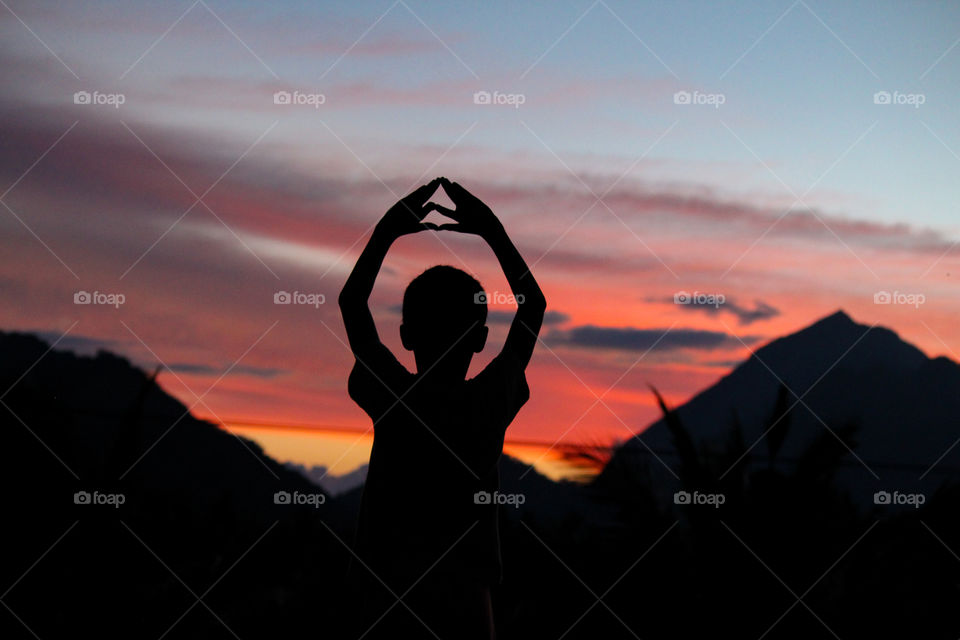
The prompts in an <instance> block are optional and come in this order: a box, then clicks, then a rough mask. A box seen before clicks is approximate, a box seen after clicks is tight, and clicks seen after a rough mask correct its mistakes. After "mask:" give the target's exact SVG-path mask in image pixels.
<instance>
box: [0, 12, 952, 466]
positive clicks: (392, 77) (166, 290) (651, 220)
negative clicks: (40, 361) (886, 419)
mask: <svg viewBox="0 0 960 640" xmlns="http://www.w3.org/2000/svg"><path fill="white" fill-rule="evenodd" d="M2 5H3V6H2V7H0V34H2V40H0V58H2V59H0V77H2V79H3V88H4V91H3V92H2V93H0V113H2V116H0V130H2V135H0V201H2V204H3V205H4V206H3V207H0V251H2V254H3V259H2V271H0V295H2V300H3V306H2V311H0V329H3V330H26V331H35V332H38V333H40V334H41V335H43V336H44V337H46V338H48V339H49V340H51V341H56V340H59V342H58V348H70V349H74V350H77V351H79V352H82V353H92V352H93V351H95V350H96V349H98V348H106V349H109V350H111V351H114V352H116V353H120V354H123V355H126V356H127V357H129V358H130V359H131V360H132V361H133V362H135V363H137V364H138V365H141V366H143V367H149V368H152V367H154V366H156V365H157V364H162V365H164V366H165V367H166V368H167V370H166V371H164V372H163V373H161V374H160V378H159V379H160V382H161V384H162V385H163V386H164V387H165V388H166V389H167V390H168V391H169V392H171V393H172V394H174V395H176V396H177V397H178V398H180V399H181V400H182V401H183V402H184V403H185V404H186V405H187V406H189V407H192V410H193V412H194V413H195V414H196V415H198V416H201V417H206V418H210V419H211V420H214V421H219V422H224V423H227V424H232V425H235V426H236V429H237V432H239V433H244V434H245V435H248V436H250V437H252V438H254V439H256V440H258V441H259V442H261V443H262V444H263V445H264V446H265V447H266V448H267V451H268V453H272V454H274V455H276V456H278V457H280V458H281V459H289V460H295V461H297V462H302V463H305V464H313V463H316V464H325V465H332V464H334V463H336V465H335V466H336V469H337V472H338V473H340V472H346V471H349V470H350V468H352V467H355V466H356V465H358V464H362V462H363V461H364V458H365V456H366V455H367V452H368V451H369V435H365V436H362V437H358V436H357V435H355V434H363V432H365V431H366V430H367V429H368V427H369V421H368V419H367V418H366V416H365V415H364V414H363V413H362V412H361V411H360V409H358V408H357V407H356V406H354V405H353V403H352V402H351V401H350V399H349V398H348V397H347V394H346V377H347V374H348V373H349V370H350V368H351V366H352V363H353V361H352V356H351V355H350V353H349V351H348V349H347V348H346V345H345V334H344V331H343V326H342V322H341V319H340V314H339V310H338V308H337V305H336V297H337V294H338V292H339V290H340V288H341V286H342V285H343V282H344V279H345V278H346V275H347V273H348V272H349V270H350V268H351V267H352V266H353V263H354V261H355V260H356V257H357V256H358V254H359V252H360V250H361V248H362V246H363V243H364V242H365V240H366V238H367V237H368V236H369V231H370V229H371V227H372V226H373V225H374V224H375V223H376V222H377V220H378V219H379V216H381V215H382V214H383V212H385V211H386V210H387V208H388V207H390V205H392V204H393V203H394V202H395V201H396V200H397V199H398V198H399V197H400V196H402V195H404V194H406V193H408V192H409V191H410V190H411V189H412V188H413V187H415V186H417V185H419V184H422V183H423V182H426V181H428V180H429V179H431V178H433V177H435V176H439V175H445V176H447V177H450V178H451V179H454V180H457V181H459V182H461V183H462V184H463V185H464V186H466V187H467V188H469V189H471V190H472V191H473V192H474V193H475V194H476V195H478V196H479V197H481V198H482V199H484V200H485V201H486V202H487V203H488V204H489V205H490V206H491V207H492V208H493V210H494V211H495V212H496V213H497V214H498V215H499V216H500V218H501V220H502V221H503V223H504V225H505V227H506V229H507V231H508V232H509V233H510V235H511V236H512V237H513V239H514V241H515V242H516V244H517V246H518V247H519V249H520V251H521V253H522V254H523V255H524V257H525V258H526V259H527V261H528V263H529V264H530V265H531V269H532V271H533V272H534V274H535V275H536V277H537V279H538V281H539V282H540V283H541V286H542V288H543V290H544V293H545V295H546V297H547V300H548V305H549V315H548V318H547V321H548V323H547V325H546V326H545V327H544V331H543V333H542V336H543V338H544V340H543V344H541V345H540V346H539V347H538V349H537V351H536V353H535V354H534V358H533V361H532V362H531V365H530V367H529V369H528V380H529V383H530V387H531V399H530V401H529V403H528V404H527V405H526V407H525V408H524V409H523V410H522V411H521V413H520V414H519V416H518V418H517V419H516V421H515V422H514V424H513V425H512V426H511V428H510V431H509V432H508V439H510V440H512V441H514V442H515V443H524V444H525V447H524V448H522V452H521V448H520V447H519V444H515V447H516V448H515V451H516V452H518V453H523V455H525V456H526V457H527V459H530V460H536V459H537V458H539V456H541V455H544V456H546V457H545V458H544V459H545V460H546V459H549V458H550V454H547V453H546V450H547V449H548V448H549V447H550V446H551V445H552V444H554V443H556V442H562V443H568V444H569V443H578V442H579V443H588V444H608V443H612V442H614V441H616V440H618V439H619V440H622V439H624V438H627V437H629V436H630V435H631V434H632V433H633V432H636V431H638V430H640V429H642V428H643V427H645V426H646V425H648V424H649V423H650V422H651V421H652V420H653V419H655V418H656V416H657V409H656V407H655V404H654V402H653V398H652V396H651V393H650V391H649V388H648V386H647V385H648V384H652V385H654V386H656V387H657V388H658V389H659V390H660V391H661V392H662V393H663V394H664V395H665V397H666V398H667V399H668V401H669V402H671V403H681V402H683V401H685V400H686V399H688V398H690V397H691V396H692V395H694V394H695V393H696V392H698V391H699V390H701V389H703V388H704V387H706V386H708V385H710V384H712V383H713V382H715V381H716V380H717V379H718V378H720V377H722V376H723V375H725V374H726V373H727V372H729V370H730V369H731V368H732V367H733V366H735V365H736V363H738V362H740V361H742V360H743V359H745V358H746V357H747V356H748V355H749V353H750V348H756V347H759V346H761V345H762V344H764V343H765V342H767V341H769V340H770V339H773V338H775V337H777V336H780V335H784V334H786V333H790V332H793V331H796V330H798V329H800V328H802V327H804V326H806V325H808V324H810V323H811V322H814V321H815V320H817V319H819V318H821V317H823V316H826V315H829V314H830V313H832V312H834V311H835V310H837V309H840V308H842V309H844V310H845V311H847V312H848V313H849V314H850V315H851V316H852V317H853V318H854V319H855V320H857V321H858V322H860V323H863V324H866V325H871V324H874V323H879V324H882V325H885V326H888V327H891V328H893V329H894V330H896V331H897V332H898V333H900V335H901V336H902V337H903V338H904V339H906V340H908V341H910V342H912V343H914V344H916V345H917V346H918V347H920V348H921V349H923V350H924V351H925V352H926V353H927V354H928V355H946V356H948V357H950V358H952V359H960V358H958V356H957V353H960V324H958V323H957V322H956V318H957V316H958V312H960V296H958V295H957V293H958V291H957V288H958V285H957V280H958V278H960V249H958V248H957V247H956V246H955V244H956V242H957V241H958V240H960V215H958V202H960V198H958V195H960V194H958V191H960V179H958V176H960V122H958V120H957V118H956V104H957V99H958V96H957V87H960V6H957V5H951V4H949V3H897V4H884V5H882V6H878V5H876V4H875V3H859V2H848V3H847V2H845V3H825V2H814V1H810V2H804V1H803V0H797V1H796V2H793V3H792V4H791V3H790V2H789V1H784V2H771V3H767V4H766V5H765V6H763V7H762V8H758V7H755V6H753V3H743V4H727V3H724V4H722V5H718V4H716V3H707V2H703V3H694V2H691V3H669V4H667V5H665V6H652V5H648V4H646V3H632V2H617V1H597V2H593V3H591V2H589V1H577V2H552V3H501V2H470V3H427V2H419V1H415V0H398V1H397V2H389V1H385V2H343V3H339V2H323V3H316V4H314V3H293V2H275V3H259V2H242V3H240V2H233V3H226V2H221V1H216V0H210V1H208V2H204V1H202V0H201V1H198V2H194V3H191V2H190V1H189V0H187V1H184V2H166V3H151V4H147V3H138V2H123V3H119V2H118V3H110V2H98V3H88V2H76V3H59V2H23V1H20V0H4V2H3V3H2ZM78 92H80V93H78ZM83 92H86V93H83ZM277 92H287V94H289V95H290V96H291V102H294V101H301V102H302V103H301V104H284V103H283V100H282V96H283V94H281V98H280V99H279V102H280V103H277V100H275V94H276V93H277ZM478 92H479V93H478ZM483 92H487V94H489V95H490V98H491V99H490V102H491V103H490V104H485V103H484V98H485V96H486V95H487V94H485V93H483ZM87 95H89V97H90V99H89V103H88V102H87V100H86V98H85V96H87ZM687 98H689V101H688V100H687ZM478 102H479V103H478ZM437 200H438V201H443V202H446V201H445V200H444V196H442V195H438V196H437ZM432 216H437V217H439V216H438V214H436V213H434V214H432ZM431 219H433V218H432V217H431ZM438 263H444V264H451V265H453V266H457V267H459V268H462V269H465V270H467V271H469V272H471V273H473V274H474V275H476V277H477V278H478V279H479V280H480V281H481V282H482V283H483V284H484V286H485V288H486V290H487V291H488V292H490V293H494V292H507V291H508V290H509V289H508V287H507V284H506V281H505V279H504V278H503V276H502V274H500V273H499V270H498V268H497V264H496V262H495V260H494V258H493V255H492V253H491V252H490V250H489V249H488V248H486V247H485V246H483V244H482V243H481V241H480V240H478V239H477V238H474V237H464V236H460V235H457V234H452V233H449V232H448V233H440V234H436V233H422V234H418V235H416V236H411V237H407V238H404V239H402V240H401V241H399V242H398V243H397V244H396V245H395V247H394V249H393V251H392V252H391V253H390V255H389V256H388V258H387V261H386V263H385V265H384V269H383V271H382V273H381V277H380V279H379V281H378V284H377V288H376V289H375V291H374V295H373V297H372V299H371V307H372V309H373V312H374V315H375V317H376V319H377V321H378V326H379V329H380V334H381V337H382V339H383V340H384V342H385V343H386V344H387V345H388V346H389V347H391V348H392V349H393V350H394V352H395V353H397V354H398V357H399V358H400V359H401V361H402V362H404V363H405V364H406V365H407V366H408V367H409V368H411V369H413V367H414V365H413V358H412V354H410V353H407V352H403V350H402V348H401V346H400V341H399V336H398V332H397V327H398V325H399V315H398V313H397V310H396V309H397V305H398V304H399V302H400V299H401V296H402V292H403V289H404V287H405V285H406V283H407V282H409V281H410V279H411V278H413V277H414V276H415V275H417V274H418V273H419V272H420V271H422V270H423V269H424V268H426V267H428V266H430V265H433V264H438ZM281 291H285V292H290V293H293V292H298V293H301V294H307V295H310V294H315V295H314V296H313V297H312V298H311V299H312V300H314V301H317V302H318V304H316V305H307V304H290V305H279V304H274V296H275V294H276V293H277V292H281ZM883 291H887V292H890V293H891V294H893V293H894V292H897V294H898V295H897V296H894V297H893V300H892V303H891V304H875V302H874V298H875V294H877V293H878V292H883ZM78 292H89V293H90V294H93V293H94V292H97V293H98V294H100V295H99V296H98V297H97V299H95V300H93V302H95V303H96V302H109V301H111V300H112V301H114V302H116V301H117V300H118V298H117V297H116V295H115V294H119V295H120V296H122V304H75V295H76V294H77V293H78ZM680 292H687V293H689V294H694V293H695V292H697V293H699V294H703V295H704V296H713V298H709V300H717V301H718V302H722V303H721V304H717V305H712V304H709V303H707V304H702V305H699V304H677V303H676V302H675V296H676V295H677V294H678V293H680ZM110 296H114V297H110ZM321 299H322V300H323V303H322V304H319V302H320V300H321ZM704 299H706V298H704ZM511 311H512V310H511V308H510V307H509V306H507V305H494V306H492V307H491V317H490V321H491V338H490V341H489V343H488V346H487V349H486V350H485V351H484V352H483V353H482V354H480V355H479V356H478V357H477V358H476V359H475V362H474V364H473V366H472V368H471V375H473V374H475V373H476V372H477V371H479V370H480V368H481V367H482V366H483V365H484V364H486V363H487V362H489V360H490V359H491V358H492V357H493V355H494V354H495V353H496V352H497V349H498V348H499V346H500V345H501V344H502V339H503V337H504V335H505V331H506V328H507V326H508V323H509V320H510V317H511V315H510V314H511ZM242 425H247V426H246V427H244V426H242ZM249 425H259V426H252V427H251V426H249ZM290 427H298V428H290ZM303 427H307V428H303ZM318 432H319V433H320V436H317V435H314V434H315V433H318ZM538 447H539V449H538ZM536 451H540V453H531V452H536Z"/></svg>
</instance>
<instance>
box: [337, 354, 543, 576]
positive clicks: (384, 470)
mask: <svg viewBox="0 0 960 640" xmlns="http://www.w3.org/2000/svg"><path fill="white" fill-rule="evenodd" d="M418 380H419V376H418V375H417V374H413V373H410V372H409V371H407V369H406V368H405V367H404V366H403V365H402V364H400V362H399V361H397V359H396V358H395V357H394V356H393V354H392V353H391V352H390V351H389V349H387V348H386V347H385V346H383V345H382V344H381V345H379V346H378V347H377V348H376V350H375V353H374V355H373V356H372V357H367V358H366V359H365V360H364V362H360V361H357V362H356V363H355V364H354V367H353V371H352V372H351V373H350V378H349V383H348V389H349V393H350V397H351V398H353V400H354V401H355V402H356V403H357V404H358V405H359V406H360V407H361V408H362V409H363V410H364V411H365V412H366V413H367V415H368V416H370V418H371V419H372V420H373V423H374V442H373V450H372V452H371V454H370V466H369V469H368V473H367V480H366V484H365V486H364V489H363V497H362V499H361V504H360V517H359V520H358V525H357V552H358V555H359V556H360V558H361V559H362V560H363V561H364V563H366V564H367V565H368V566H369V568H370V569H371V570H372V571H373V572H374V573H376V574H377V576H378V577H380V578H381V579H384V580H387V581H388V583H389V582H390V580H391V579H392V580H393V581H395V582H399V583H400V584H403V583H406V584H410V583H412V582H413V581H415V580H417V579H419V578H420V577H421V576H422V575H423V574H424V573H426V572H427V571H428V570H429V571H431V572H433V571H443V570H452V571H454V572H456V573H457V574H459V575H460V576H461V577H467V578H471V577H472V578H473V579H476V580H478V581H481V582H483V583H487V584H490V583H495V582H498V581H499V579H500V572H501V564H500V545H499V536H498V532H497V506H496V505H495V504H493V501H492V500H491V501H489V502H487V501H485V500H484V499H483V498H482V497H480V498H479V499H478V498H477V494H478V493H480V492H484V493H485V494H486V496H493V494H494V492H496V491H497V490H498V489H499V474H498V467H497V462H498V460H499V458H500V455H501V452H502V450H503V438H504V433H505V431H506V429H507V427H508V426H509V425H510V423H511V422H512V421H513V418H514V417H515V416H516V415H517V412H518V411H519V410H520V408H521V407H522V406H523V405H524V403H525V402H526V401H527V399H528V398H529V396H530V390H529V388H528V386H527V380H526V376H525V374H524V367H523V366H522V365H521V364H520V363H519V362H517V360H516V359H515V358H514V357H513V356H512V355H511V354H508V353H503V352H502V353H500V355H498V356H497V357H496V358H494V359H493V361H491V362H490V364H489V365H487V367H486V368H485V369H484V370H483V371H481V372H480V373H479V374H478V375H477V376H476V377H474V378H471V379H469V380H460V381H456V380H450V381H432V382H431V383H429V385H428V382H427V381H420V382H418ZM398 398H399V400H398ZM482 495H483V493H481V496H482ZM441 557H443V560H442V561H441ZM438 561H440V562H439V563H438ZM434 563H438V564H437V565H436V566H435V567H434ZM431 567H434V568H431Z"/></svg>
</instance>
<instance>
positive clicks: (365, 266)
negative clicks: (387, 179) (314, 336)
mask: <svg viewBox="0 0 960 640" xmlns="http://www.w3.org/2000/svg"><path fill="white" fill-rule="evenodd" d="M439 184H440V179H439V178H437V179H436V180H433V181H431V182H429V183H427V184H425V185H423V186H421V187H420V188H418V189H416V190H415V191H413V193H411V194H410V195H408V196H406V197H404V198H403V199H401V200H400V201H399V202H397V203H396V204H395V205H393V206H392V207H391V208H390V210H389V211H387V213H386V214H384V216H383V218H382V219H381V220H380V222H378V223H377V226H376V227H375V228H374V230H373V234H372V235H371V236H370V240H369V241H368V242H367V246H366V247H364V249H363V252H362V253H361V254H360V258H359V259H358V260H357V264H356V265H355V266H354V267H353V271H352V272H351V273H350V276H349V277H348V278H347V281H346V283H345V284H344V285H343V290H342V291H340V297H339V303H340V313H341V314H342V315H343V324H344V327H345V328H346V330H347V340H348V341H349V343H350V349H351V350H352V351H353V354H354V356H356V357H357V358H358V359H360V360H365V359H366V358H367V357H370V356H372V355H373V351H374V350H375V349H376V348H378V347H380V346H382V343H381V342H380V336H379V335H378V334H377V326H376V324H375V323H374V321H373V314H371V313H370V307H369V306H368V304H367V302H368V300H369V299H370V294H371V292H372V291H373V284H374V282H375V281H376V279H377V274H378V273H379V272H380V267H381V266H382V265H383V259H384V258H385V257H386V255H387V251H388V250H389V249H390V245H392V244H393V242H394V240H396V239H397V238H399V237H400V236H403V235H407V234H410V233H416V232H418V231H423V230H424V229H436V228H437V227H436V225H433V224H431V223H429V222H423V219H424V217H426V215H427V214H428V213H430V211H431V210H432V209H431V207H430V206H424V204H425V203H426V201H427V199H428V198H429V197H430V196H431V195H432V194H433V192H434V191H435V190H436V188H437V186H438V185H439Z"/></svg>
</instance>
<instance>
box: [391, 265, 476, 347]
mask: <svg viewBox="0 0 960 640" xmlns="http://www.w3.org/2000/svg"><path fill="white" fill-rule="evenodd" d="M402 314H403V324H405V325H407V326H408V327H411V328H413V329H414V330H417V329H420V328H428V329H429V328H432V327H443V328H444V329H448V330H449V329H454V328H456V329H460V330H462V331H466V330H467V329H468V328H470V327H471V326H483V325H484V324H486V322H487V297H486V294H485V293H484V291H483V287H482V286H481V285H480V282H479V281H478V280H477V279H476V278H474V277H473V276H471V275H470V274H469V273H467V272H465V271H462V270H460V269H457V268H456V267H451V266H447V265H439V266H436V267H430V268H429V269H427V270H426V271H424V272H423V273H421V274H420V275H418V276H417V277H416V278H414V279H413V280H412V281H411V282H410V284H408V285H407V289H406V291H404V293H403V311H402Z"/></svg>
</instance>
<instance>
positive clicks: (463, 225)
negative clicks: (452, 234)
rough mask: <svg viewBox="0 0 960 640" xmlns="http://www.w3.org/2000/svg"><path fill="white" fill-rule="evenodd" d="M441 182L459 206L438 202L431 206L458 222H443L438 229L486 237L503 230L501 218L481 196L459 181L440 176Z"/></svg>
mask: <svg viewBox="0 0 960 640" xmlns="http://www.w3.org/2000/svg"><path fill="white" fill-rule="evenodd" d="M440 184H441V185H442V186H443V190H444V191H446V192H447V195H448V196H450V199H451V200H453V203H454V204H455V205H457V208H456V209H448V208H446V207H443V206H441V205H438V204H433V205H432V207H430V208H431V209H435V210H437V211H439V212H440V213H442V214H443V215H445V216H447V217H448V218H452V219H454V220H456V221H457V224H441V225H440V226H439V227H437V229H438V230H440V231H443V230H448V231H459V232H460V233H473V234H475V235H478V236H480V237H481V238H485V239H489V238H491V237H493V236H494V235H496V234H497V233H501V232H503V225H502V224H501V223H500V220H498V219H497V216H496V215H494V213H493V211H491V210H490V207H488V206H487V205H485V204H484V203H483V201H481V200H480V198H478V197H476V196H475V195H473V194H472V193H470V192H469V191H467V190H466V189H464V188H463V187H461V186H460V184H459V183H456V182H450V181H449V180H447V179H446V178H440Z"/></svg>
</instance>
